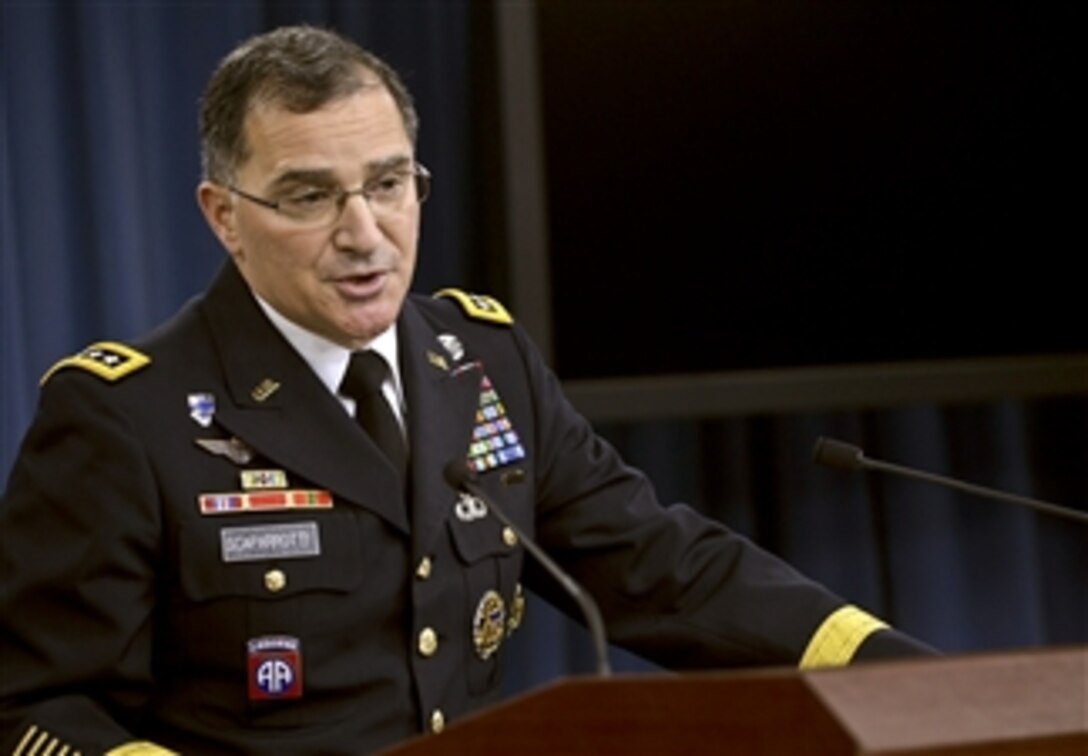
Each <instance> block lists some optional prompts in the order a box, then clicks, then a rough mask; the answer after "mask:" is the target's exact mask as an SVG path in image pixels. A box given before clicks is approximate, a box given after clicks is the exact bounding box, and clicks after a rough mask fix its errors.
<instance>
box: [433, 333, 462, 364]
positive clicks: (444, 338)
mask: <svg viewBox="0 0 1088 756" xmlns="http://www.w3.org/2000/svg"><path fill="white" fill-rule="evenodd" d="M438 341H439V343H441V344H442V346H443V347H445V349H446V351H447V352H448V353H449V355H450V357H452V358H453V360H454V362H457V361H459V360H460V359H461V358H462V357H464V356H465V347H464V345H463V344H461V339H459V338H457V337H456V336H454V335H453V334H452V333H440V334H438Z"/></svg>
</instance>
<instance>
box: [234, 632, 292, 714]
mask: <svg viewBox="0 0 1088 756" xmlns="http://www.w3.org/2000/svg"><path fill="white" fill-rule="evenodd" d="M246 645H247V648H248V652H249V663H248V665H247V667H248V670H249V700H250V701H269V700H279V699H289V698H301V697H302V648H301V645H300V644H299V642H298V638H293V637H291V636H289V635H265V636H262V637H260V638H253V639H251V640H250V641H249V642H248V643H247V644H246Z"/></svg>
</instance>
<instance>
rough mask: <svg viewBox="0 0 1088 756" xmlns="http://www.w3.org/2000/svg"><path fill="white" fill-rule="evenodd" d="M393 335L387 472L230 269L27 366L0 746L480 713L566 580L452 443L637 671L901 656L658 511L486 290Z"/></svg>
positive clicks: (393, 723) (394, 722) (363, 730)
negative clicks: (396, 370)
mask: <svg viewBox="0 0 1088 756" xmlns="http://www.w3.org/2000/svg"><path fill="white" fill-rule="evenodd" d="M397 328H398V334H399V344H400V347H399V348H400V360H401V378H402V381H403V386H404V392H405V400H406V405H407V418H406V421H407V429H408V437H409V439H410V445H411V452H410V456H411V463H410V481H409V482H408V483H407V484H406V485H405V484H403V483H402V482H401V481H400V479H399V478H398V476H397V474H396V473H395V472H394V471H393V468H392V467H391V466H390V465H389V464H388V463H387V462H386V461H385V458H384V457H381V456H380V452H379V451H378V450H377V448H376V447H375V446H374V445H373V444H372V443H371V442H370V440H369V438H368V437H367V436H366V435H365V433H364V432H363V431H362V430H361V429H360V428H359V427H358V426H357V425H356V424H355V422H354V421H353V419H352V418H351V417H350V415H349V414H348V413H347V412H346V411H345V410H344V407H343V406H342V405H341V404H340V403H339V401H338V400H337V398H336V397H334V396H333V395H332V394H331V393H330V392H329V391H328V389H327V388H326V387H325V386H324V384H322V383H321V382H320V381H319V380H318V378H317V377H316V376H315V375H314V373H313V372H312V370H311V369H310V367H309V366H308V365H307V363H306V362H305V361H304V360H303V359H302V358H301V357H300V356H299V355H298V353H297V352H295V350H294V349H293V348H292V347H291V346H290V345H289V344H288V343H287V341H286V340H285V339H284V338H283V337H282V336H281V335H280V333H279V332H278V331H277V330H276V329H275V327H274V326H273V325H272V324H271V323H270V322H269V321H268V319H267V318H266V317H265V315H264V314H263V312H262V311H261V310H260V308H259V306H258V305H257V303H256V301H255V300H254V298H253V297H252V295H251V294H250V292H249V290H248V288H247V287H246V285H245V284H244V282H243V281H242V279H241V277H240V275H239V274H238V273H237V271H236V270H235V268H234V266H233V265H232V264H228V265H227V266H226V267H225V268H224V269H223V271H222V272H221V273H220V274H219V276H218V277H217V279H216V280H215V282H214V283H213V285H212V286H211V287H210V289H209V291H208V292H207V293H206V294H205V295H204V296H203V297H201V298H198V299H197V300H194V302H193V303H191V304H190V305H188V306H187V307H186V308H184V309H183V310H182V311H181V312H180V313H179V314H178V315H177V316H176V317H175V318H174V319H173V320H171V321H170V322H169V323H167V324H166V325H165V326H164V327H163V328H161V329H159V330H158V331H157V332H156V333H154V334H153V335H152V336H150V337H149V338H148V339H147V340H145V341H143V342H141V343H139V344H136V345H133V346H126V345H121V344H115V343H104V344H99V345H95V346H94V347H91V348H89V349H87V350H85V351H84V352H82V353H81V354H80V355H77V356H75V357H73V358H69V359H67V360H63V361H61V363H59V364H58V365H57V367H56V368H55V369H54V370H53V371H51V373H50V374H49V376H48V377H47V379H46V380H45V382H44V386H43V389H42V392H41V399H40V406H39V409H38V413H37V416H36V418H35V420H34V423H33V425H32V427H31V429H30V431H29V433H28V435H27V438H26V440H25V443H24V446H23V448H22V450H21V452H20V455H19V458H18V460H17V462H16V464H15V466H14V469H13V471H12V474H11V477H10V480H9V484H8V488H7V490H6V492H5V495H4V500H3V503H2V506H0V754H8V753H15V754H29V753H43V752H46V749H47V748H51V749H52V750H51V752H52V753H59V752H62V749H64V748H67V749H68V750H67V751H64V752H65V753H67V754H73V753H77V752H78V753H82V754H92V753H104V752H111V751H112V752H114V753H125V754H143V753H147V754H161V753H165V752H168V750H169V751H177V752H182V753H189V754H201V755H206V754H218V753H247V754H248V753H253V754H258V753H269V754H272V753H274V754H307V755H310V754H359V753H363V752H367V751H373V750H375V749H379V748H381V747H384V746H387V745H390V744H392V743H394V742H396V741H398V740H401V739H404V738H407V737H410V736H412V735H416V734H419V733H421V732H427V731H434V730H441V729H442V727H443V726H445V725H446V724H448V723H450V722H453V721H456V720H457V719H458V718H459V717H462V716H463V715H465V714H466V713H467V712H470V711H473V710H475V709H478V708H480V707H481V706H484V705H486V704H488V703H491V702H493V701H494V700H495V698H496V696H497V695H498V692H499V690H500V672H501V670H502V668H503V665H504V664H505V663H508V660H507V659H506V658H505V656H504V651H505V648H504V644H503V641H504V640H505V638H506V637H507V636H508V634H509V633H511V632H514V631H515V630H516V627H517V624H518V622H519V621H520V619H521V612H522V609H523V606H524V600H523V597H522V590H523V588H522V587H523V586H524V589H526V590H530V589H531V590H533V591H535V592H537V593H539V594H540V595H542V596H544V597H546V598H549V599H551V600H555V601H558V602H559V603H562V598H561V597H560V596H559V595H557V594H558V593H559V591H558V589H557V588H556V586H555V585H554V583H553V582H552V581H551V580H549V579H548V578H547V577H546V576H544V575H543V574H542V573H539V572H538V571H537V569H536V568H535V567H534V566H533V565H532V564H529V563H528V562H527V559H526V556H527V555H526V553H525V551H524V549H523V547H522V545H521V544H520V543H519V540H518V538H517V536H516V534H514V533H513V532H511V531H509V530H508V529H506V528H504V527H503V526H502V524H501V523H500V522H499V520H498V519H497V518H496V517H495V516H494V515H493V514H491V513H489V512H488V511H487V509H486V507H485V506H482V505H481V503H480V502H479V501H477V500H473V499H471V498H466V497H465V496H462V495H461V494H459V492H458V491H456V490H455V489H454V488H453V487H452V486H451V485H450V484H449V483H448V482H447V481H446V480H445V478H444V476H443V470H444V468H445V467H446V465H447V464H449V463H450V462H451V460H456V461H458V463H464V464H466V465H469V466H470V467H471V468H472V469H473V470H474V471H475V472H476V474H477V475H478V477H479V482H480V485H481V487H482V488H483V489H484V491H485V492H486V493H487V494H488V495H489V496H490V497H493V498H494V499H495V500H496V501H497V502H499V503H500V505H501V506H502V507H504V508H505V510H506V512H507V513H508V514H510V515H511V516H512V517H513V518H514V519H515V520H516V522H517V523H518V524H519V525H520V527H521V528H522V529H523V530H524V531H525V532H526V533H529V534H533V535H534V536H535V537H536V538H537V539H539V541H540V543H541V544H542V546H543V547H544V548H545V549H546V550H547V551H548V552H549V553H550V554H551V555H552V556H553V557H554V558H555V559H556V560H557V561H558V562H560V563H561V564H562V565H563V566H564V567H565V568H566V569H567V570H569V571H570V572H571V573H572V574H573V576H574V577H575V579H577V580H578V581H579V582H581V583H582V584H583V585H584V586H585V587H586V588H587V589H588V590H589V591H590V592H591V594H592V595H593V596H594V597H595V599H596V600H597V602H598V603H599V605H600V608H601V612H602V614H603V616H604V619H605V622H606V625H607V630H608V635H609V640H610V641H611V642H613V643H617V644H620V645H623V646H626V647H627V648H630V649H632V650H634V651H635V652H638V653H642V654H644V655H646V656H647V657H649V658H652V659H654V660H655V661H657V662H659V663H661V664H664V665H667V666H671V667H676V668H680V667H695V666H698V667H704V668H709V667H726V666H740V665H755V664H782V663H788V664H796V663H798V662H800V661H801V660H802V658H805V659H806V660H807V661H806V664H808V663H814V664H819V663H831V664H838V663H845V662H847V661H849V660H850V658H851V657H854V656H863V657H864V656H875V655H882V654H884V653H891V654H896V653H909V652H911V651H913V650H914V648H915V647H914V645H913V642H912V641H911V640H910V639H907V638H905V637H904V636H902V635H900V634H898V633H896V632H895V631H893V630H890V629H889V628H887V627H886V626H883V625H882V624H881V623H879V621H877V620H875V619H873V618H872V617H870V616H869V615H867V614H864V613H863V612H861V611H859V610H856V609H853V608H851V607H848V606H845V605H844V602H843V601H842V600H841V599H839V598H837V597H836V596H834V595H832V594H830V593H829V592H827V591H826V590H824V589H823V588H821V587H820V586H818V585H816V584H814V583H812V582H810V581H808V580H806V579H805V578H803V577H802V576H800V575H798V574H797V573H796V572H795V571H793V570H792V569H791V568H789V567H788V566H786V565H785V564H783V563H782V562H781V561H779V560H778V559H776V558H774V557H773V556H771V555H769V554H768V553H766V552H764V551H762V550H760V549H759V548H757V547H755V546H754V545H752V544H751V543H750V542H749V541H747V540H745V539H744V538H742V537H741V536H739V535H737V534H735V533H733V532H731V531H729V530H728V529H727V528H725V527H724V526H722V525H721V524H718V523H715V522H712V521H709V520H707V519H705V518H704V517H702V516H700V515H698V514H696V513H695V512H694V511H693V510H691V509H689V508H687V507H685V506H680V505H677V506H672V507H667V508H666V507H662V506H661V505H660V504H659V503H658V502H657V501H656V499H655V496H654V493H653V491H652V490H651V486H650V484H649V483H648V482H647V480H646V479H645V478H644V477H643V476H642V475H641V474H640V473H639V472H637V471H636V470H633V469H632V468H630V467H627V466H625V465H624V463H623V462H622V461H621V460H620V459H619V457H618V456H617V454H616V453H615V452H614V451H613V449H611V448H610V447H609V446H608V445H607V444H606V443H605V442H603V441H602V440H601V439H599V438H598V437H597V436H596V435H595V434H594V432H593V431H592V430H591V428H590V426H589V425H588V424H587V422H586V421H585V420H584V419H583V418H581V417H580V416H579V415H578V414H577V413H576V412H575V411H574V409H573V408H572V407H571V406H570V405H569V404H568V402H567V401H566V399H565V398H564V397H563V395H562V393H561V391H560V388H559V385H558V382H557V380H556V378H555V377H554V376H553V374H552V373H551V372H550V371H549V370H548V369H547V368H546V367H545V365H544V363H543V362H542V360H541V358H540V356H539V355H538V353H537V351H536V350H535V349H534V347H533V346H532V345H531V344H530V343H529V341H528V339H527V338H526V336H525V334H524V332H523V331H522V330H521V329H520V328H519V327H518V326H517V325H516V324H514V323H512V322H510V320H509V317H508V316H507V315H506V314H505V312H504V311H503V310H502V308H501V306H498V305H497V304H495V303H494V302H493V301H492V300H488V299H486V298H474V297H469V296H465V295H463V294H460V293H455V295H454V296H453V297H439V298H426V297H420V296H417V295H412V296H410V297H409V298H408V300H407V302H406V303H405V306H404V310H403V313H402V315H401V317H400V318H399V320H398V324H397ZM405 489H407V490H405ZM437 737H441V736H440V735H439V736H437Z"/></svg>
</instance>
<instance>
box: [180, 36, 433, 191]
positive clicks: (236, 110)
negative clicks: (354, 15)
mask: <svg viewBox="0 0 1088 756" xmlns="http://www.w3.org/2000/svg"><path fill="white" fill-rule="evenodd" d="M368 73H370V74H373V75H374V76H377V77H378V80H379V82H380V84H381V85H382V86H384V87H385V88H386V90H388V91H389V94H390V95H392V97H393V100H394V102H396V104H397V108H398V109H399V110H400V114H401V118H402V119H403V121H404V128H405V130H406V131H407V133H408V138H409V139H410V140H411V142H412V144H413V145H414V144H415V142H416V137H417V135H418V133H419V117H418V115H417V114H416V110H415V106H414V105H413V103H412V96H411V94H409V92H408V89H407V88H406V87H405V86H404V83H403V82H402V81H401V79H400V76H398V75H397V72H396V71H394V70H393V68H392V67H391V66H389V65H388V64H387V63H385V62H384V61H382V60H381V59H380V58H378V57H377V56H376V55H374V54H373V53H370V52H367V51H366V50H364V49H363V48H361V47H359V46H358V45H357V44H355V43H354V42H352V41H351V40H349V39H347V38H345V37H343V36H341V35H339V34H337V33H335V32H332V31H329V30H325V29H318V28H315V27H312V26H288V27H283V28H280V29H275V30H273V31H270V32H267V33H265V34H260V35H258V36H255V37H252V38H250V39H248V40H246V41H245V42H243V43H242V44H240V45H239V46H238V47H236V48H235V49H234V50H233V51H232V52H231V53H229V54H228V55H227V56H226V57H225V58H224V59H223V60H222V61H221V62H220V64H219V66H218V68H216V70H215V72H214V73H213V74H212V77H211V79H210V80H209V81H208V86H207V88H206V89H205V90H204V96H203V97H202V98H201V100H200V148H201V165H202V169H203V172H204V178H206V179H208V180H211V181H218V182H220V183H224V182H227V181H229V180H230V179H231V177H232V176H233V175H234V171H235V169H237V167H238V166H239V165H241V164H242V163H244V162H245V161H246V159H247V158H248V157H249V148H248V145H247V144H246V140H245V130H244V124H245V118H246V114H247V113H248V112H249V110H250V108H251V107H252V106H253V105H254V104H257V103H265V104H273V105H277V106H280V107H283V108H286V109H287V110H291V111H293V112H296V113H309V112H311V111H314V110H317V109H318V108H320V107H322V106H323V105H325V104H327V103H329V102H332V101H333V100H337V99H340V98H343V97H347V96H349V95H351V94H354V93H355V92H358V91H359V90H361V89H363V88H364V87H367V86H373V81H372V80H371V79H369V77H368V76H367V74H368Z"/></svg>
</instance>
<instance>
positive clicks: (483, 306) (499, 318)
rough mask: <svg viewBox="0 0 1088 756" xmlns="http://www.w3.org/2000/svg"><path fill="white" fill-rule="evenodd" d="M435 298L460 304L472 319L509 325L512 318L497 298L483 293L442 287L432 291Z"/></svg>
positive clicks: (512, 320)
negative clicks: (447, 299) (446, 299)
mask: <svg viewBox="0 0 1088 756" xmlns="http://www.w3.org/2000/svg"><path fill="white" fill-rule="evenodd" d="M434 297H435V299H440V298H449V299H452V300H454V301H455V302H457V304H459V305H461V309H462V310H464V311H465V314H466V315H468V316H469V317H470V318H472V319H474V320H483V321H486V322H488V323H498V324H499V325H511V324H512V323H513V322H514V318H513V317H512V316H511V315H510V313H509V312H507V311H506V308H505V307H503V306H502V304H501V303H500V302H499V300H497V299H495V298H493V297H489V296H486V295H484V294H470V293H469V292H467V291H461V290H460V289H442V290H440V291H436V292H435V293H434Z"/></svg>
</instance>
